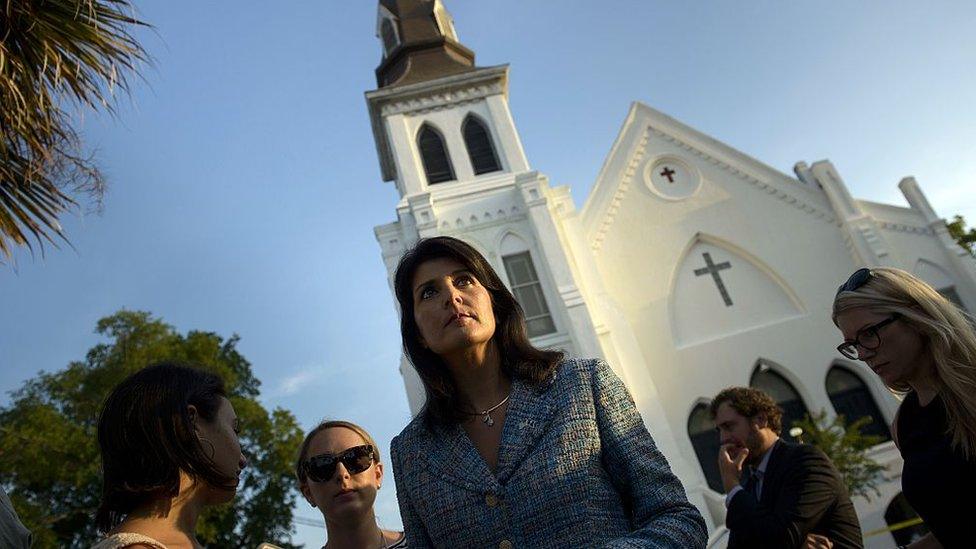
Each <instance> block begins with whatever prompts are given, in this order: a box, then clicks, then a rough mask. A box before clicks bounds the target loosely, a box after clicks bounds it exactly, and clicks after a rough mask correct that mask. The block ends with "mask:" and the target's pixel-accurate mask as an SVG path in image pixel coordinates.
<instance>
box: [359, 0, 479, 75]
mask: <svg viewBox="0 0 976 549" xmlns="http://www.w3.org/2000/svg"><path fill="white" fill-rule="evenodd" d="M376 35H377V37H378V38H380V40H381V41H382V42H383V60H382V61H381V62H380V65H379V66H378V67H376V83H377V86H378V87H380V88H385V87H388V86H400V85H404V84H414V83H417V82H423V81H427V80H433V79H435V78H440V77H442V76H449V75H453V74H461V73H465V72H470V71H473V70H475V66H474V52H473V51H471V50H469V49H468V48H466V47H464V45H462V44H461V43H460V42H459V41H458V38H457V33H456V32H455V30H454V20H453V18H452V17H451V14H450V13H449V12H448V11H447V9H446V8H445V7H444V4H443V3H441V0H380V4H379V13H378V16H377V21H376Z"/></svg>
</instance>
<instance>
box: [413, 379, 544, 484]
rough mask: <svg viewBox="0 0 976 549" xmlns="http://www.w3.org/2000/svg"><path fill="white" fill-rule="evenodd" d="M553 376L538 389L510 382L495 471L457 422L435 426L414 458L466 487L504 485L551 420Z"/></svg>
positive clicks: (518, 381)
mask: <svg viewBox="0 0 976 549" xmlns="http://www.w3.org/2000/svg"><path fill="white" fill-rule="evenodd" d="M557 375H558V373H557ZM555 377H556V376H553V379H551V380H549V381H548V382H546V383H544V384H543V386H541V387H538V388H536V387H532V386H530V385H527V384H526V383H525V382H523V381H520V380H513V381H512V393H511V398H510V399H509V401H508V409H507V410H506V412H505V422H504V424H502V426H501V427H502V440H501V444H500V445H499V447H498V465H497V467H496V468H495V472H494V473H492V472H491V470H490V469H489V468H488V464H487V463H486V462H485V460H484V459H483V458H482V457H481V454H479V453H478V450H477V449H476V448H475V447H474V444H473V443H472V442H471V439H470V438H469V437H468V435H467V433H465V432H464V429H462V428H461V426H460V425H457V424H452V425H444V426H438V427H435V428H434V430H433V432H432V433H431V435H432V436H431V437H430V438H429V439H428V441H429V444H428V448H425V449H424V450H423V451H421V452H418V453H417V454H416V455H417V457H418V458H421V459H424V460H425V461H427V466H428V467H430V468H431V469H433V470H436V471H437V472H438V473H440V476H441V477H442V478H444V479H445V480H448V481H450V482H452V483H454V484H457V485H458V486H461V487H464V488H467V489H469V490H474V491H484V490H485V489H486V488H488V489H489V490H491V489H495V490H497V489H498V488H500V487H501V486H504V485H505V483H506V482H508V480H509V479H510V478H512V475H513V474H515V472H516V471H517V470H518V467H519V465H520V464H521V463H522V462H523V460H524V459H525V457H526V456H527V455H528V454H530V453H531V451H532V449H533V448H534V447H535V444H536V442H537V441H538V440H539V438H540V437H541V436H542V434H543V433H544V432H545V430H546V427H547V426H548V425H549V423H550V421H551V420H552V417H553V412H554V411H555V410H556V408H557V403H556V402H555V400H556V396H557V395H558V393H559V391H558V389H554V386H555V385H557V383H556V382H555ZM496 425H497V424H496Z"/></svg>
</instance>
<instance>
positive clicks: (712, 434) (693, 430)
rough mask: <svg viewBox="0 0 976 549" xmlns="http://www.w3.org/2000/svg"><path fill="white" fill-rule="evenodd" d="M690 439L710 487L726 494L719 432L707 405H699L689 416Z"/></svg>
mask: <svg viewBox="0 0 976 549" xmlns="http://www.w3.org/2000/svg"><path fill="white" fill-rule="evenodd" d="M688 438H690V439H691V445H692V446H694V448H695V455H696V456H698V463H699V465H701V468H702V472H703V473H705V480H706V481H707V482H708V487H709V488H711V489H712V490H715V491H716V492H724V491H725V490H724V489H723V487H722V475H721V474H720V473H719V471H718V449H719V446H720V444H719V438H718V431H717V430H716V429H715V422H714V421H712V416H711V414H709V412H708V406H707V405H705V404H697V405H696V406H695V407H694V409H692V410H691V415H689V416H688Z"/></svg>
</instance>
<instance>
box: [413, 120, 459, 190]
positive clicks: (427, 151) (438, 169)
mask: <svg viewBox="0 0 976 549" xmlns="http://www.w3.org/2000/svg"><path fill="white" fill-rule="evenodd" d="M416 143H417V151H418V152H419V153H420V161H421V163H422V164H423V166H424V175H425V176H426V178H427V184H428V185H436V184H438V183H446V182H448V181H455V180H456V179H457V177H456V176H455V171H454V165H453V164H452V163H451V155H450V153H449V152H448V149H447V140H446V139H444V134H442V133H441V132H440V130H438V129H437V128H436V127H435V126H434V125H433V124H431V123H429V122H424V123H423V124H421V126H420V129H419V130H418V131H417V139H416Z"/></svg>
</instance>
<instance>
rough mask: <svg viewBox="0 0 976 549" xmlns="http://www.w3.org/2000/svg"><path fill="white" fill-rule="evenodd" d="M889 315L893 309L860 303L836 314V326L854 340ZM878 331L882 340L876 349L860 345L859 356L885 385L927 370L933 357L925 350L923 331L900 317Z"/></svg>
mask: <svg viewBox="0 0 976 549" xmlns="http://www.w3.org/2000/svg"><path fill="white" fill-rule="evenodd" d="M889 318H891V314H890V313H879V312H874V311H871V310H869V309H867V308H865V307H859V308H857V309H850V310H848V311H845V312H843V313H841V314H839V315H837V326H838V327H839V328H840V331H841V333H842V334H843V336H844V341H850V342H853V341H855V340H856V339H857V337H858V336H859V335H862V334H864V332H865V331H866V330H867V329H869V328H871V327H873V326H875V325H877V324H878V323H879V322H883V321H885V320H887V319H889ZM877 333H878V338H879V339H880V341H881V344H880V346H878V348H877V349H865V348H862V347H860V346H858V351H859V354H860V356H861V357H862V358H861V359H860V360H862V361H864V363H865V364H867V365H868V367H869V368H871V370H873V371H874V373H875V374H877V375H878V377H880V378H881V380H882V381H884V383H885V385H887V386H889V387H894V386H897V385H904V384H906V383H909V382H910V381H911V380H913V379H919V376H922V375H926V374H927V373H928V372H927V369H928V368H929V366H930V364H931V357H930V356H928V353H927V352H926V350H925V341H924V339H923V338H922V335H921V334H919V333H918V332H917V331H916V330H915V329H913V328H912V327H911V326H910V325H909V324H908V323H907V322H905V321H904V320H903V319H900V318H899V319H897V320H895V321H894V322H891V323H890V324H888V325H886V326H884V327H882V328H880V329H878V330H877ZM863 340H864V337H863V336H862V341H863Z"/></svg>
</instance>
